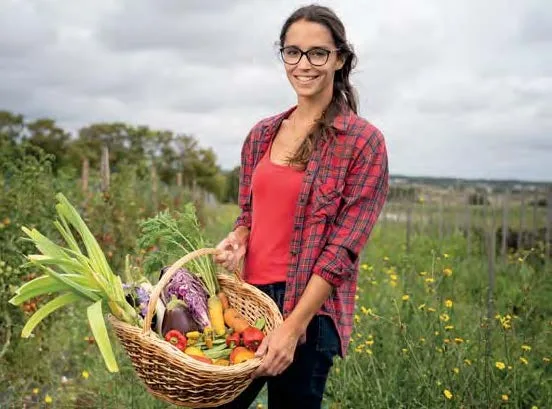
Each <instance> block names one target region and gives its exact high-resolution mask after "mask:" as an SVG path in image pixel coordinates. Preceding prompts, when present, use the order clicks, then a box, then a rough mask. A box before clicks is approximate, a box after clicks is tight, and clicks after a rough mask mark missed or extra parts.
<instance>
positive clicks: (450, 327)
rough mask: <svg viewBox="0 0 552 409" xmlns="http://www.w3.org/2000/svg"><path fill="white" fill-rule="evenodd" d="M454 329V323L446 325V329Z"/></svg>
mask: <svg viewBox="0 0 552 409" xmlns="http://www.w3.org/2000/svg"><path fill="white" fill-rule="evenodd" d="M452 329H454V325H447V326H445V330H446V331H450V330H452Z"/></svg>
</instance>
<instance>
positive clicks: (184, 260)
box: [142, 248, 243, 334]
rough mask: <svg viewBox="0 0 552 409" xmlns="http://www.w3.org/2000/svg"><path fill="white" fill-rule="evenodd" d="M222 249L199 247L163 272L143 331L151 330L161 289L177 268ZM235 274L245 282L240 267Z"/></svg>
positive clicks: (153, 294) (152, 297) (145, 319)
mask: <svg viewBox="0 0 552 409" xmlns="http://www.w3.org/2000/svg"><path fill="white" fill-rule="evenodd" d="M221 251H222V250H219V249H215V248H203V249H198V250H195V251H192V252H191V253H188V254H186V255H185V256H184V257H182V258H180V259H178V260H176V261H175V262H174V263H173V265H172V266H171V267H170V268H169V269H168V270H167V271H166V272H165V274H163V276H162V277H161V279H160V280H159V282H158V283H157V285H156V286H155V287H154V288H153V291H152V292H151V295H150V299H149V303H148V309H147V313H146V316H145V318H144V326H143V328H142V333H143V334H147V333H149V332H150V331H151V320H152V318H153V313H154V311H155V306H156V305H157V300H159V297H160V295H161V291H163V288H165V286H166V285H167V283H168V282H169V280H170V279H171V278H172V276H173V275H174V273H176V272H177V270H178V269H179V268H180V267H182V266H183V265H184V264H186V263H188V262H190V261H192V260H193V259H195V258H198V257H201V256H205V255H209V254H218V253H220V252H221ZM233 273H234V276H235V277H236V278H237V279H238V280H239V281H240V282H243V279H242V277H241V275H240V269H239V267H237V268H236V270H234V271H233Z"/></svg>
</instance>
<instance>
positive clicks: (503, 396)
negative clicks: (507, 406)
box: [501, 393, 509, 402]
mask: <svg viewBox="0 0 552 409" xmlns="http://www.w3.org/2000/svg"><path fill="white" fill-rule="evenodd" d="M501 398H502V400H503V401H504V402H508V399H509V398H508V395H506V394H505V393H504V394H503V395H502V396H501Z"/></svg>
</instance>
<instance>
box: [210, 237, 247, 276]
mask: <svg viewBox="0 0 552 409" xmlns="http://www.w3.org/2000/svg"><path fill="white" fill-rule="evenodd" d="M216 248H217V249H218V250H222V251H221V252H220V253H219V254H216V255H215V257H214V258H215V262H217V263H219V264H221V265H222V266H223V267H224V268H225V269H226V270H228V271H236V270H237V268H238V266H239V264H240V262H241V260H242V258H243V256H244V255H245V249H246V238H243V237H241V236H240V235H238V234H237V233H236V232H235V231H232V232H230V233H228V236H226V237H225V238H224V239H223V240H222V241H221V242H220V243H219V244H218V245H217V247H216Z"/></svg>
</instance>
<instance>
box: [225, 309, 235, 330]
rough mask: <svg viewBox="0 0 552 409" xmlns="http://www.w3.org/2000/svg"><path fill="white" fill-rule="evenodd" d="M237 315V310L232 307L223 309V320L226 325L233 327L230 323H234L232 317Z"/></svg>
mask: <svg viewBox="0 0 552 409" xmlns="http://www.w3.org/2000/svg"><path fill="white" fill-rule="evenodd" d="M237 316H238V312H237V311H236V310H235V309H233V308H227V309H226V310H225V311H224V322H225V323H226V325H228V326H229V327H230V328H233V326H232V324H233V323H234V319H235V318H236V317H237Z"/></svg>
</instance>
